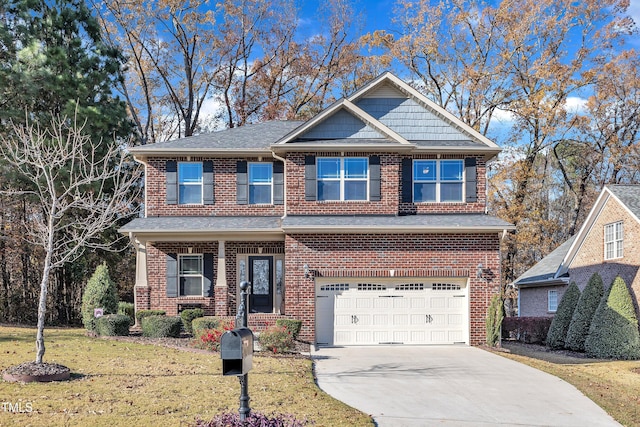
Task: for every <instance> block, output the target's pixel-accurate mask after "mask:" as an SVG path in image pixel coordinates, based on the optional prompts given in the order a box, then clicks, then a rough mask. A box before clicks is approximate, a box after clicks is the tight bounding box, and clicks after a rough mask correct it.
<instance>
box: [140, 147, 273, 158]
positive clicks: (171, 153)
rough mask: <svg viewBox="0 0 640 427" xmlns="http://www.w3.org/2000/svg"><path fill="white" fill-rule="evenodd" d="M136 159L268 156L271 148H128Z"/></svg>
mask: <svg viewBox="0 0 640 427" xmlns="http://www.w3.org/2000/svg"><path fill="white" fill-rule="evenodd" d="M129 151H130V152H131V154H133V156H134V158H135V159H136V160H144V159H148V158H149V157H184V156H193V157H205V156H207V157H209V156H211V157H237V156H239V155H240V156H270V155H271V149H269V148H268V147H265V148H247V149H242V148H234V149H211V148H172V149H154V150H144V149H143V150H134V149H131V150H129Z"/></svg>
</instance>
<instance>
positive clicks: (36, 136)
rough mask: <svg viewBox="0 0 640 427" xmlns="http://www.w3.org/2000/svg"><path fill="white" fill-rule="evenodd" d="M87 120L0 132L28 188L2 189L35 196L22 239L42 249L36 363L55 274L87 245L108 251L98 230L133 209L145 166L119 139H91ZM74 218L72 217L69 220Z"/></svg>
mask: <svg viewBox="0 0 640 427" xmlns="http://www.w3.org/2000/svg"><path fill="white" fill-rule="evenodd" d="M85 124H86V123H84V124H81V125H79V124H78V123H77V121H76V118H68V117H59V116H57V117H54V118H53V119H52V120H51V123H49V124H46V125H41V124H40V123H38V122H33V121H31V120H27V121H26V122H25V123H24V124H20V125H18V124H13V126H12V128H11V131H10V132H7V133H6V134H4V135H0V142H1V144H0V154H2V155H3V156H4V157H5V159H6V160H7V161H8V162H9V163H10V164H11V165H12V166H13V167H14V171H15V172H16V173H18V174H19V175H21V176H22V178H23V179H24V181H22V182H28V184H25V188H13V189H9V190H6V191H3V193H8V194H11V195H14V196H16V195H24V196H26V197H31V198H32V199H33V203H31V204H29V209H30V212H28V213H27V215H25V221H26V222H28V226H27V227H25V230H27V234H26V235H25V236H24V238H25V239H26V240H27V241H28V242H29V243H31V244H33V245H36V246H39V247H41V248H43V249H44V254H45V258H44V263H43V268H42V278H41V281H40V298H39V304H38V332H37V338H36V363H37V364H41V363H42V358H43V356H44V353H45V344H44V322H45V315H46V309H47V307H46V301H47V289H48V285H49V278H50V276H51V273H52V272H53V271H54V270H55V269H56V268H60V267H62V266H63V265H64V264H66V263H69V262H73V261H74V260H75V259H77V258H78V257H79V256H80V255H81V254H82V251H83V250H84V249H85V248H100V249H106V250H109V249H110V248H112V247H113V246H112V245H113V242H110V243H107V242H105V241H104V240H102V239H100V235H101V233H102V232H103V231H104V230H106V229H107V228H109V227H111V226H113V225H114V224H115V223H116V222H117V221H118V220H119V219H122V218H123V217H127V216H129V215H131V213H132V206H133V200H134V199H135V198H136V197H137V193H138V189H139V185H140V184H139V183H140V181H139V179H140V173H141V172H140V170H139V169H138V168H137V167H132V166H131V162H129V161H128V160H127V156H126V152H125V150H124V147H123V146H122V145H121V144H120V143H118V142H117V141H114V140H109V141H92V140H91V138H90V137H89V136H87V135H86V134H85V133H84V132H83V129H84V126H85ZM71 218H72V219H71Z"/></svg>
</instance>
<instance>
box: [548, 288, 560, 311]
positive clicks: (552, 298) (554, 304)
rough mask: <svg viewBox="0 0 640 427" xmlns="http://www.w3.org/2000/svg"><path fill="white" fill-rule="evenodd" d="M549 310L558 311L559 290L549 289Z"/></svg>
mask: <svg viewBox="0 0 640 427" xmlns="http://www.w3.org/2000/svg"><path fill="white" fill-rule="evenodd" d="M547 311H549V313H555V312H556V311H558V291H547Z"/></svg>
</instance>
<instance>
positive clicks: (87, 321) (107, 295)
mask: <svg viewBox="0 0 640 427" xmlns="http://www.w3.org/2000/svg"><path fill="white" fill-rule="evenodd" d="M96 308H102V309H103V310H104V311H103V313H104V314H111V313H116V312H117V311H118V292H117V290H116V285H115V283H113V281H111V277H109V268H108V267H107V264H106V263H102V264H100V265H99V266H98V267H97V268H96V271H95V272H94V273H93V276H91V278H90V279H89V281H88V282H87V286H86V287H85V289H84V294H83V295H82V323H83V324H84V327H85V328H87V330H88V331H94V330H95V327H96V324H95V321H96V318H95V315H94V311H93V310H94V309H96Z"/></svg>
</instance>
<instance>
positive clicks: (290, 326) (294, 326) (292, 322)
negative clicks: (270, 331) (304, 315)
mask: <svg viewBox="0 0 640 427" xmlns="http://www.w3.org/2000/svg"><path fill="white" fill-rule="evenodd" d="M276 326H281V327H283V328H285V329H286V330H287V331H289V332H290V333H291V336H292V337H293V339H294V340H295V339H298V334H299V333H300V329H301V328H302V320H298V319H278V320H276Z"/></svg>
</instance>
